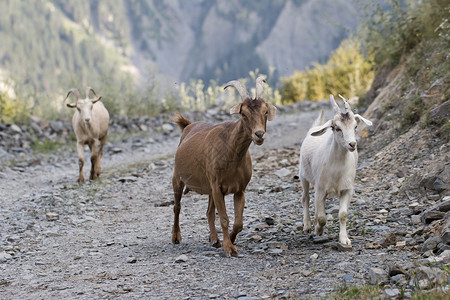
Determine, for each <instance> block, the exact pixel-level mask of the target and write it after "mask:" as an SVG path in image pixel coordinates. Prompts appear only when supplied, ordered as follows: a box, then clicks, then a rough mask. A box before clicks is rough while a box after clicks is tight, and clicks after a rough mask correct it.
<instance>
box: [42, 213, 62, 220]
mask: <svg viewBox="0 0 450 300" xmlns="http://www.w3.org/2000/svg"><path fill="white" fill-rule="evenodd" d="M45 218H46V219H47V221H56V220H58V219H59V215H58V214H57V213H52V212H48V213H46V214H45Z"/></svg>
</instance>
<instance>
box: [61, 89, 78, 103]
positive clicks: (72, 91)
mask: <svg viewBox="0 0 450 300" xmlns="http://www.w3.org/2000/svg"><path fill="white" fill-rule="evenodd" d="M70 94H74V95H75V97H77V100H78V99H80V98H81V95H80V92H79V91H78V90H77V89H75V88H73V89H70V90H68V91H67V95H66V98H64V101H66V99H67V98H68V97H69V95H70Z"/></svg>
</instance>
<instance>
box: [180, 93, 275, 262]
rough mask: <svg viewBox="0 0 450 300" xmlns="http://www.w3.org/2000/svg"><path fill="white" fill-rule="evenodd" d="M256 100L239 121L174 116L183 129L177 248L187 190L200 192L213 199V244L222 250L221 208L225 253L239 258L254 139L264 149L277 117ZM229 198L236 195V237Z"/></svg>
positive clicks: (242, 108)
mask: <svg viewBox="0 0 450 300" xmlns="http://www.w3.org/2000/svg"><path fill="white" fill-rule="evenodd" d="M251 101H252V102H248V101H244V102H242V103H241V104H239V105H240V110H239V112H240V114H241V115H242V116H243V117H241V118H240V119H239V120H237V121H235V122H231V121H228V122H223V123H220V124H217V125H213V124H209V123H205V122H195V123H191V122H190V121H189V120H188V119H186V118H185V117H183V116H182V115H181V114H178V115H177V116H176V117H174V118H172V121H173V122H175V123H176V124H177V125H178V126H179V127H180V128H181V129H182V130H183V133H182V136H181V139H180V144H179V146H178V149H177V152H176V154H175V167H174V172H173V177H172V185H173V190H174V196H175V205H174V208H173V209H174V225H173V230H172V242H173V243H175V244H178V243H180V241H181V233H180V226H179V214H180V210H181V197H182V194H183V189H184V188H185V187H186V188H187V189H188V190H191V191H195V192H197V193H199V194H208V195H209V203H208V210H207V217H208V223H209V229H210V236H209V241H210V242H211V244H212V245H213V246H215V247H219V246H220V240H219V237H218V235H217V231H216V228H215V215H216V213H215V211H216V208H217V212H218V214H219V217H220V223H221V226H222V230H223V250H224V252H225V254H226V255H227V256H230V255H237V249H236V247H235V246H234V245H233V243H234V242H235V239H236V235H237V234H238V233H239V232H240V231H241V230H242V227H243V211H244V206H245V196H244V193H245V189H246V187H247V184H248V182H249V181H250V178H251V176H252V161H251V158H250V153H249V151H248V148H249V146H250V144H251V142H252V141H255V143H257V144H259V145H261V144H262V143H263V142H264V138H265V129H266V122H267V120H268V119H269V120H271V119H273V117H274V115H275V110H276V109H275V107H274V106H272V105H270V104H267V103H265V102H264V101H263V100H251ZM256 102H258V103H256ZM232 111H234V110H233V109H232ZM228 194H234V216H235V221H234V224H233V230H232V231H231V234H230V233H229V222H230V221H229V218H228V215H227V212H226V207H225V198H224V197H225V195H228Z"/></svg>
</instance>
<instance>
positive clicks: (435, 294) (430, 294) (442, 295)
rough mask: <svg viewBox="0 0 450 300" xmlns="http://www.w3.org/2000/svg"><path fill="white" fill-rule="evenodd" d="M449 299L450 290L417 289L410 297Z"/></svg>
mask: <svg viewBox="0 0 450 300" xmlns="http://www.w3.org/2000/svg"><path fill="white" fill-rule="evenodd" d="M441 299H450V290H447V291H445V292H444V291H442V290H433V291H419V292H418V293H416V294H414V296H412V297H411V300H441Z"/></svg>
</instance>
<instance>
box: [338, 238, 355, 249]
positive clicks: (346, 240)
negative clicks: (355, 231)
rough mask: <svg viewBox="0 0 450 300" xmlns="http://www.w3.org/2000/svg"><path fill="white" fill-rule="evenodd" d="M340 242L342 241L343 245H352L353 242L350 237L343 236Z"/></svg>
mask: <svg viewBox="0 0 450 300" xmlns="http://www.w3.org/2000/svg"><path fill="white" fill-rule="evenodd" d="M339 243H341V244H342V245H346V246H350V247H351V246H352V242H351V241H350V239H349V238H342V239H339Z"/></svg>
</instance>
